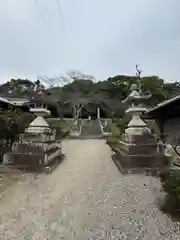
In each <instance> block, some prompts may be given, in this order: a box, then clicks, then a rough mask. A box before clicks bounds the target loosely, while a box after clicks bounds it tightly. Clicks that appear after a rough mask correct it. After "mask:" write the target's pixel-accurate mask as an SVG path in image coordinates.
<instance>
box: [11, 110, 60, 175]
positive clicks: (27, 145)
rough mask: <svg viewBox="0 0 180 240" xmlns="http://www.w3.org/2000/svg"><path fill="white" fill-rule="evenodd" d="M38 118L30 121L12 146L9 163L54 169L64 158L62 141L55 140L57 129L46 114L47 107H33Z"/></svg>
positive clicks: (34, 168) (25, 167)
mask: <svg viewBox="0 0 180 240" xmlns="http://www.w3.org/2000/svg"><path fill="white" fill-rule="evenodd" d="M31 112H33V113H34V114H36V116H37V117H36V118H35V119H34V121H33V122H31V123H30V125H29V127H28V128H27V129H26V130H25V133H24V134H21V135H20V136H19V141H17V142H14V143H13V146H12V152H11V157H10V159H9V162H8V164H9V165H11V166H14V167H16V168H20V169H21V168H23V169H29V170H33V171H42V170H48V171H49V170H52V169H53V168H54V167H55V166H57V165H58V164H59V162H60V160H61V158H62V152H61V143H60V141H56V140H55V131H54V130H52V129H51V128H50V126H49V125H48V123H47V122H46V120H45V119H44V115H47V114H50V112H49V111H48V110H47V109H42V108H40V109H38V108H36V109H31Z"/></svg>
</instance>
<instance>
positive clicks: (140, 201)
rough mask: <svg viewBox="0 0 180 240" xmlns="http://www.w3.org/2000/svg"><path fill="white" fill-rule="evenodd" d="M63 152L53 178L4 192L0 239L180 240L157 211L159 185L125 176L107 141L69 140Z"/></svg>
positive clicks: (24, 183)
mask: <svg viewBox="0 0 180 240" xmlns="http://www.w3.org/2000/svg"><path fill="white" fill-rule="evenodd" d="M63 152H64V153H65V154H66V155H67V159H66V160H65V161H64V162H62V163H61V165H59V167H58V168H57V169H56V170H55V171H54V172H53V173H52V174H50V175H40V176H38V177H36V178H35V179H34V176H33V175H28V176H27V178H26V180H24V181H21V182H18V183H17V184H16V185H15V186H13V187H12V188H9V189H8V190H7V191H6V193H5V196H4V198H3V199H1V201H0V209H1V210H0V211H1V212H0V239H3V240H6V239H8V240H9V239H11V240H14V239H16V240H22V239H26V240H28V239H29V240H35V239H36V240H37V239H38V240H40V239H42V240H46V239H67V240H71V239H73V240H86V239H87V240H88V239H89V240H90V239H92V240H98V239H104V240H110V239H127V240H131V239H133V240H134V239H144V240H154V239H158V240H161V239H163V240H166V239H168V240H169V239H180V225H179V224H178V223H173V222H172V221H171V220H170V218H169V217H168V216H167V215H165V214H163V213H162V212H160V211H159V209H158V207H157V200H156V199H157V197H159V194H160V190H159V188H160V185H159V181H158V180H157V179H155V178H153V177H148V176H140V175H134V176H133V175H128V176H122V175H121V173H120V172H119V171H118V170H117V168H116V166H115V165H114V163H113V161H112V160H111V158H110V154H111V151H110V149H109V148H108V146H107V145H106V144H105V142H104V141H103V140H68V141H65V142H64V143H63Z"/></svg>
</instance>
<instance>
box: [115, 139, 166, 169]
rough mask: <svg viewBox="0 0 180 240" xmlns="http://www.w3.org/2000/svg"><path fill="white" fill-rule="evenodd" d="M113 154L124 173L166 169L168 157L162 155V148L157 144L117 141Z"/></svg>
mask: <svg viewBox="0 0 180 240" xmlns="http://www.w3.org/2000/svg"><path fill="white" fill-rule="evenodd" d="M113 150H114V152H115V157H116V160H117V161H118V162H119V164H120V165H121V167H122V168H123V169H124V171H128V170H133V169H134V170H135V169H138V170H140V169H141V170H146V169H149V170H154V169H160V170H161V169H164V168H168V167H169V165H170V157H169V156H167V155H165V154H164V153H163V148H162V146H158V145H157V144H153V143H151V144H148V143H146V144H145V143H144V144H137V143H136V144H135V143H127V142H123V141H118V144H117V146H116V148H114V149H113Z"/></svg>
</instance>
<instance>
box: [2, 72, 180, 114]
mask: <svg viewBox="0 0 180 240" xmlns="http://www.w3.org/2000/svg"><path fill="white" fill-rule="evenodd" d="M46 80H47V79H46ZM137 80H138V77H137V76H125V75H117V76H114V77H109V78H107V79H106V80H103V81H96V80H95V79H94V77H93V76H88V75H85V74H83V73H81V72H75V71H71V72H69V73H68V74H67V76H66V77H57V78H56V79H55V78H53V82H56V83H57V82H59V84H58V83H57V84H56V85H54V86H53V84H51V79H49V80H47V81H49V86H48V87H46V88H45V86H44V85H43V84H42V82H41V81H40V80H37V81H36V82H32V81H30V80H27V79H11V80H10V81H8V82H7V83H5V84H3V85H1V86H0V92H1V93H2V92H3V91H4V92H7V91H11V92H12V93H13V92H16V95H17V96H19V97H27V98H30V99H32V98H33V99H35V96H37V93H38V92H39V91H42V92H43V94H41V98H42V99H44V100H45V101H46V102H48V103H49V105H51V106H54V108H58V111H57V115H58V116H60V115H63V114H67V113H69V114H72V108H73V107H72V105H73V104H82V105H83V106H84V108H86V109H87V110H88V111H90V112H96V108H97V106H100V107H101V109H102V110H103V111H104V112H105V115H106V117H112V118H113V117H118V118H119V117H122V116H123V114H124V108H125V106H124V105H123V104H122V103H121V102H122V100H124V99H125V98H126V96H127V95H128V93H129V91H130V86H131V84H132V83H137ZM47 81H46V82H47ZM140 82H141V85H142V89H143V91H144V93H149V92H151V93H152V98H151V99H150V101H149V102H148V104H149V106H150V107H153V106H155V105H156V104H157V103H159V102H161V101H164V100H167V99H169V98H171V97H174V96H176V95H177V94H180V83H178V82H174V83H167V82H165V81H164V80H163V79H161V78H159V77H158V76H147V77H146V76H145V77H141V79H140Z"/></svg>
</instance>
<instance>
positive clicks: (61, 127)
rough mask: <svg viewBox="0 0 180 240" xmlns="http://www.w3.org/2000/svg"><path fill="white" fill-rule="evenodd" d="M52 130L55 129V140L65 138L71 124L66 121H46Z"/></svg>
mask: <svg viewBox="0 0 180 240" xmlns="http://www.w3.org/2000/svg"><path fill="white" fill-rule="evenodd" d="M48 122H49V124H50V125H51V127H52V128H55V129H56V136H57V138H64V137H66V136H67V135H68V134H69V132H70V130H71V122H70V121H66V120H53V121H48Z"/></svg>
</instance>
